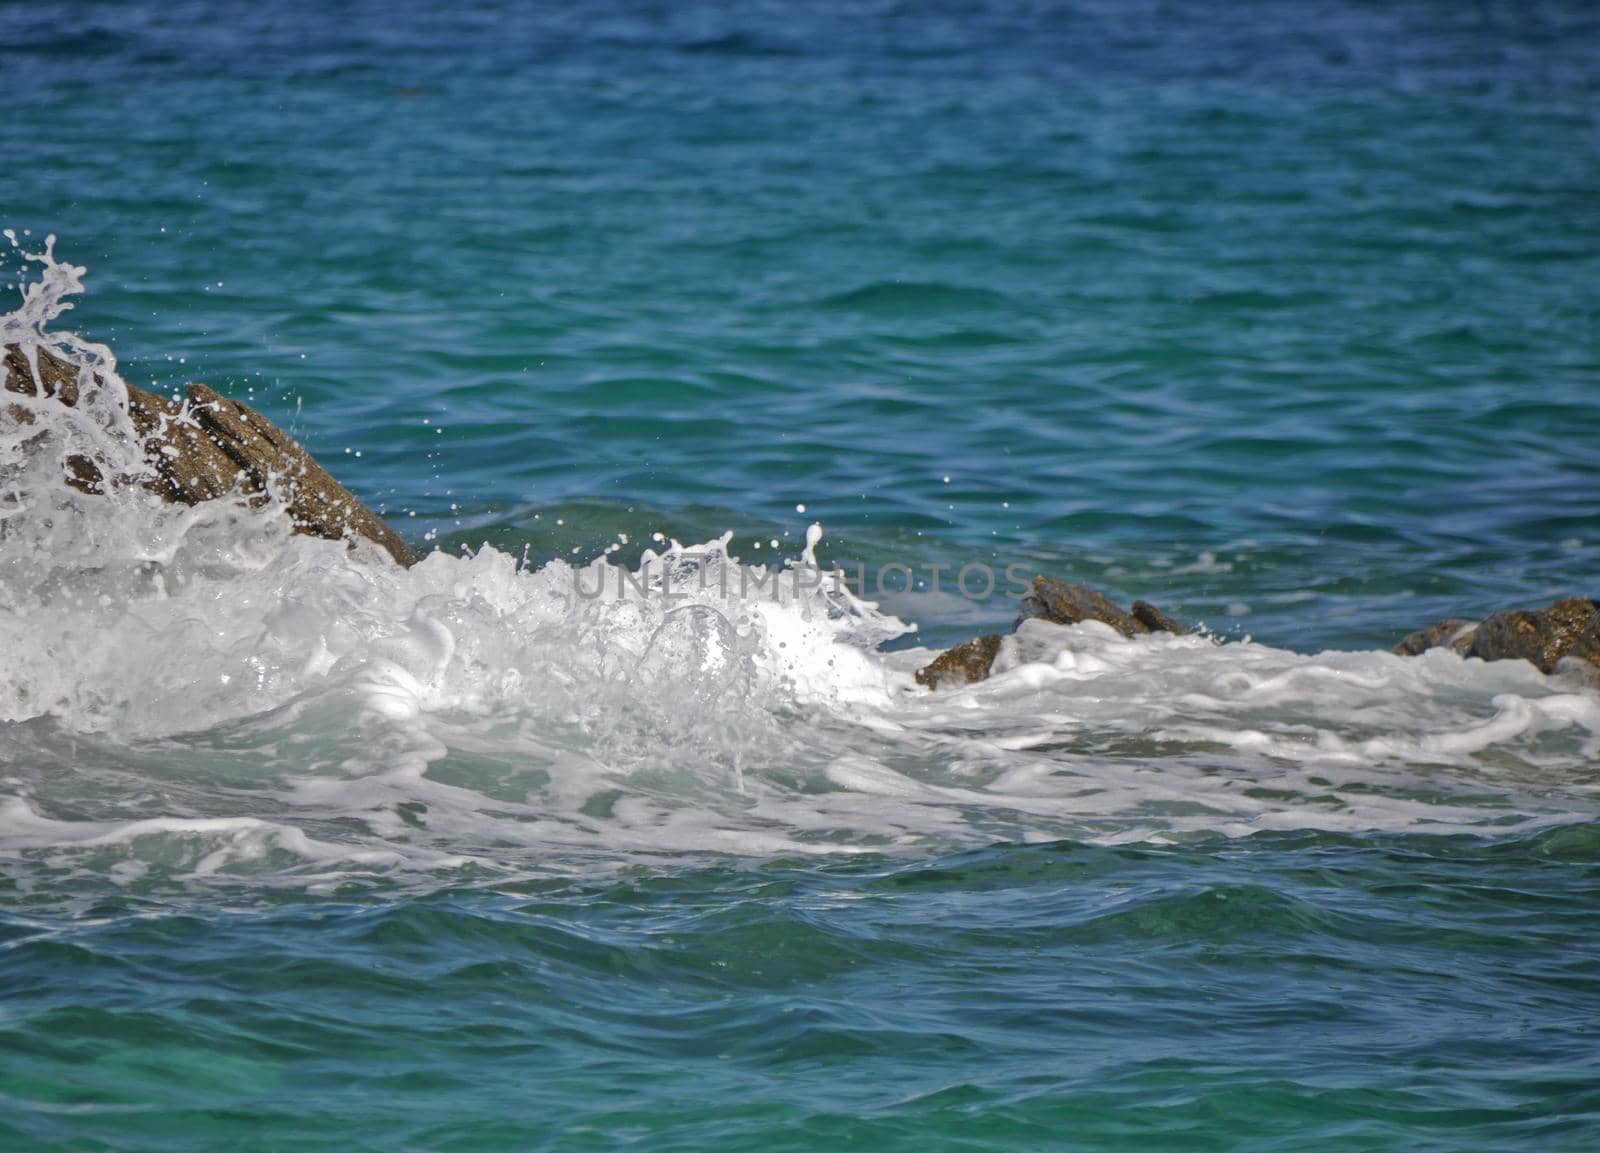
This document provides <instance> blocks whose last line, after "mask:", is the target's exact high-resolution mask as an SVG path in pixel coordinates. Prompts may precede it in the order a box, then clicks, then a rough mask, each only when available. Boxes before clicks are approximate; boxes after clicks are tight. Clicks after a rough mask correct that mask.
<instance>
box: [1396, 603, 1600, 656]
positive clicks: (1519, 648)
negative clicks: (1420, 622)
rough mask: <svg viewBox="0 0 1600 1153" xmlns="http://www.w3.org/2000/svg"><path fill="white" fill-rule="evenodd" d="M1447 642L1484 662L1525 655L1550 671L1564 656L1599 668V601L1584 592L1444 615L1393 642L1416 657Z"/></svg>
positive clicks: (1406, 654) (1404, 651)
mask: <svg viewBox="0 0 1600 1153" xmlns="http://www.w3.org/2000/svg"><path fill="white" fill-rule="evenodd" d="M1445 645H1448V646H1449V647H1450V648H1452V649H1454V650H1455V651H1456V652H1458V653H1460V654H1461V655H1462V656H1464V657H1478V658H1480V659H1482V660H1486V661H1514V660H1525V661H1528V662H1530V663H1532V664H1533V665H1535V666H1536V667H1537V668H1538V669H1539V670H1540V671H1541V672H1546V673H1553V672H1555V671H1556V667H1557V666H1558V665H1560V663H1561V662H1562V661H1563V660H1568V659H1572V660H1581V661H1585V662H1587V663H1589V664H1591V665H1594V666H1596V667H1597V668H1600V605H1597V604H1596V603H1595V602H1594V601H1592V600H1590V599H1589V598H1588V597H1568V598H1567V599H1566V600H1560V601H1557V602H1556V603H1555V604H1553V605H1551V606H1550V607H1549V608H1546V609H1507V610H1504V611H1502V612H1497V613H1490V614H1489V615H1488V616H1486V617H1485V618H1484V619H1483V620H1482V622H1480V623H1478V624H1476V625H1474V624H1473V623H1472V622H1471V621H1459V620H1448V621H1441V622H1440V623H1439V624H1436V625H1430V626H1428V627H1427V628H1425V629H1418V630H1417V631H1416V632H1414V633H1411V634H1410V635H1409V636H1407V637H1406V638H1405V639H1404V640H1403V641H1401V642H1400V643H1399V644H1398V645H1396V646H1395V647H1394V651H1395V652H1397V653H1399V654H1401V655H1402V656H1416V655H1417V654H1418V653H1422V652H1426V651H1427V650H1428V649H1433V648H1440V647H1442V646H1445Z"/></svg>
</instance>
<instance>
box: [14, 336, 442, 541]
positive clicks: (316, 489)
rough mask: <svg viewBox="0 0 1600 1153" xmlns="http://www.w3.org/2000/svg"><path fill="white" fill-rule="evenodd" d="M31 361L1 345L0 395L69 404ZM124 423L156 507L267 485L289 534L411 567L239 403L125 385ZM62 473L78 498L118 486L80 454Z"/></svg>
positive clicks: (44, 364) (361, 510) (197, 388)
mask: <svg viewBox="0 0 1600 1153" xmlns="http://www.w3.org/2000/svg"><path fill="white" fill-rule="evenodd" d="M33 358H34V360H35V361H36V364H37V369H35V367H34V365H31V364H30V363H29V357H28V355H27V354H25V353H24V352H23V350H22V349H21V348H20V347H19V346H17V345H8V346H7V347H6V349H5V357H4V362H3V364H4V371H5V380H4V385H5V388H6V389H7V390H8V391H10V392H13V393H17V394H19V395H28V396H37V395H41V394H42V395H44V396H48V397H53V398H55V399H56V400H58V401H59V402H60V403H61V404H63V405H66V406H67V407H69V408H70V407H74V406H76V405H77V403H78V401H79V382H78V370H77V368H76V367H75V366H73V365H72V364H69V363H68V362H66V361H64V360H62V359H60V358H58V357H55V356H52V355H51V354H50V353H48V352H46V351H44V350H43V349H36V350H34V354H33ZM6 411H7V414H8V415H9V416H10V417H11V418H12V419H14V420H16V421H17V422H18V423H20V424H31V423H33V420H34V415H33V413H31V412H29V411H28V410H27V409H26V408H23V407H22V406H20V405H11V406H9V407H8V408H7V410H6ZM128 416H129V418H130V419H131V420H132V423H133V427H134V430H135V432H136V433H137V434H138V436H139V438H140V440H141V442H142V444H141V447H142V449H143V455H144V458H145V460H146V461H147V462H148V463H149V464H150V466H151V467H152V469H153V470H154V473H155V476H154V478H153V479H150V480H148V481H146V482H145V483H146V487H148V488H150V489H152V490H153V491H154V492H156V493H158V494H159V495H160V496H162V497H163V498H164V499H166V500H169V501H174V502H179V503H182V504H197V503H199V502H200V501H203V500H214V499H216V498H218V497H222V496H226V495H228V494H229V493H232V492H241V493H244V494H247V495H252V496H253V497H254V498H255V499H256V500H257V501H258V502H264V501H265V500H266V493H267V490H268V487H269V485H270V486H272V488H273V489H274V491H275V492H277V493H278V494H279V495H281V497H282V499H283V501H284V505H285V507H286V509H287V511H288V513H289V518H290V520H291V522H292V523H293V526H294V530H295V531H296V532H301V533H305V534H307V535H309V536H319V537H325V538H327V539H330V540H342V539H344V538H346V537H352V536H353V537H362V538H365V539H366V540H370V541H372V542H373V543H375V544H377V545H378V546H379V547H381V548H382V549H383V550H384V551H385V552H387V553H388V554H389V555H390V556H391V557H393V558H394V559H395V561H396V562H397V563H399V564H401V565H407V566H409V565H412V564H415V563H416V562H417V559H418V557H417V554H416V552H415V551H414V550H413V549H412V548H411V546H410V545H408V544H407V543H406V542H405V540H404V539H402V538H401V536H400V534H399V533H397V532H395V531H394V530H393V529H392V528H390V527H389V526H388V525H387V524H385V523H384V522H383V520H382V519H380V518H379V517H378V516H377V515H376V514H375V513H373V512H372V510H371V509H369V508H367V506H366V505H364V504H362V503H361V501H359V500H358V499H356V497H355V496H354V494H352V493H351V492H350V491H349V490H348V489H346V488H345V487H344V486H343V485H341V484H340V483H339V482H338V481H336V480H334V479H333V476H332V475H331V474H330V473H329V472H328V471H327V470H326V469H324V468H323V467H322V466H321V465H320V464H318V463H317V462H316V461H315V460H314V459H313V458H312V456H311V454H310V453H308V452H307V451H306V450H305V449H303V448H301V447H300V445H299V444H297V443H295V441H294V440H293V438H291V437H290V436H289V435H288V434H287V433H286V432H284V431H283V430H282V429H281V428H279V427H278V426H277V425H275V424H273V423H272V422H271V421H270V420H268V419H267V418H266V417H264V416H262V415H261V414H260V413H259V412H257V411H256V410H255V409H253V408H251V407H250V406H249V405H247V404H244V403H242V402H240V401H237V400H230V399H229V398H227V397H225V396H222V395H221V394H220V393H217V392H215V391H214V390H212V389H210V388H207V387H206V386H205V385H203V384H195V385H190V386H189V391H188V395H187V397H186V399H185V400H184V401H182V402H179V401H176V400H173V399H172V398H170V397H165V396H158V395H157V394H155V393H152V392H146V391H145V390H143V389H140V388H135V387H133V386H132V385H129V386H128ZM66 469H67V475H66V478H65V479H66V482H67V483H68V484H69V485H71V486H72V487H73V488H76V489H78V490H79V491H80V492H86V493H91V494H99V493H103V492H105V491H106V487H107V485H108V484H116V483H120V478H111V479H110V480H108V479H107V477H106V476H105V473H104V462H100V461H93V460H90V459H89V458H87V457H84V456H81V455H78V456H72V457H69V458H68V459H67V461H66Z"/></svg>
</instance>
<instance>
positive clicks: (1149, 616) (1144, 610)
mask: <svg viewBox="0 0 1600 1153" xmlns="http://www.w3.org/2000/svg"><path fill="white" fill-rule="evenodd" d="M1131 607H1132V609H1133V615H1134V617H1135V619H1137V620H1138V621H1139V623H1140V624H1142V625H1144V626H1145V627H1146V628H1148V629H1149V630H1150V631H1151V632H1153V633H1171V634H1172V635H1173V636H1175V637H1186V636H1188V635H1189V630H1188V629H1186V628H1184V627H1183V626H1182V625H1180V624H1179V623H1178V622H1177V621H1175V620H1173V619H1172V618H1171V617H1169V616H1168V615H1167V614H1166V613H1164V612H1162V611H1161V610H1160V609H1158V608H1156V606H1155V605H1153V604H1151V603H1150V602H1149V601H1134V602H1133V604H1132V606H1131Z"/></svg>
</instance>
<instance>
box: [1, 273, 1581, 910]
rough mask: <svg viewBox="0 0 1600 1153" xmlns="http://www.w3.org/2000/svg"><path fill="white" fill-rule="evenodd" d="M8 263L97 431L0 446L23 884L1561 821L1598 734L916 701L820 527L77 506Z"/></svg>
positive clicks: (1491, 703)
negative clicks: (430, 540)
mask: <svg viewBox="0 0 1600 1153" xmlns="http://www.w3.org/2000/svg"><path fill="white" fill-rule="evenodd" d="M33 262H34V263H36V264H38V265H40V267H41V269H42V278H41V280H40V281H39V283H38V284H34V285H31V286H29V288H28V290H27V291H26V293H25V295H24V299H23V305H22V307H21V308H20V309H18V310H17V311H16V312H14V313H12V314H10V315H9V316H7V317H6V318H5V319H4V322H3V323H4V325H5V331H6V332H7V333H8V334H13V335H14V336H15V338H16V339H17V340H18V341H19V342H20V343H25V344H29V343H31V344H32V345H33V346H36V347H42V348H48V349H49V350H50V351H51V353H52V355H56V356H59V357H62V358H65V359H67V360H69V362H70V363H72V364H74V365H77V366H78V368H79V385H80V392H81V394H82V395H83V396H85V397H91V398H92V397H96V396H98V397H100V398H103V402H104V403H93V402H92V403H89V404H83V403H80V405H78V406H77V408H75V409H68V408H66V407H64V406H62V405H60V404H58V403H55V402H54V401H53V400H51V399H50V398H46V397H32V398H23V402H24V403H25V405H26V408H27V411H28V412H29V413H30V414H31V417H32V422H31V423H29V424H27V425H25V426H23V425H18V426H14V427H9V429H8V432H7V434H6V435H7V439H6V440H5V451H6V456H5V458H4V459H5V468H6V472H5V478H6V485H7V489H6V505H5V511H6V516H5V519H4V521H3V531H4V534H5V535H4V538H3V543H4V549H5V551H4V559H3V564H0V651H3V652H5V653H6V659H5V662H4V665H3V668H0V760H3V763H4V765H5V766H6V768H5V770H4V776H3V780H0V853H4V854H7V855H9V856H11V857H12V858H13V859H21V860H23V861H27V862H32V864H29V865H27V866H25V867H26V868H29V869H32V868H43V869H68V870H72V871H83V870H87V871H88V872H89V873H92V874H95V875H99V876H102V877H105V878H109V879H110V880H111V881H113V882H115V883H118V884H124V883H126V884H140V885H179V886H190V885H198V884H204V885H212V884H221V883H229V882H230V879H232V880H239V879H245V878H247V879H250V880H251V881H252V882H262V883H272V884H288V885H296V886H307V885H309V886H312V887H317V886H331V887H335V888H337V887H338V886H341V885H349V884H367V883H376V882H377V881H378V880H380V879H386V880H387V881H394V880H398V879H406V878H412V879H418V880H422V881H425V882H426V883H432V882H429V881H426V879H428V878H436V877H437V876H438V875H439V873H440V871H441V870H443V871H444V872H445V873H450V872H453V871H459V870H463V869H466V870H478V871H484V870H487V871H489V872H490V873H493V874H496V875H499V874H507V875H522V874H526V873H528V872H530V871H533V872H539V871H544V870H549V869H564V868H570V867H573V865H574V863H575V862H578V861H607V862H612V863H617V862H623V861H628V860H640V859H654V858H658V857H660V856H662V855H664V854H684V853H690V854H697V853H706V852H711V853H731V854H738V855H756V856H766V855H772V854H817V853H827V854H837V853H851V852H860V851H879V852H884V851H888V852H901V851H910V850H927V849H929V848H935V847H939V846H953V845H962V844H973V843H986V842H990V841H995V840H1017V841H1039V840H1052V839H1059V838H1073V839H1087V840H1098V841H1108V842H1122V841H1137V840H1146V841H1171V840H1182V839H1190V838H1195V837H1209V836H1218V835H1223V836H1240V835H1246V834H1250V833H1254V832H1258V831H1261V830H1264V829H1306V828H1310V829H1318V830H1326V831H1336V832H1364V831H1372V830H1387V831H1430V832H1467V831H1479V830H1485V829H1493V830H1496V831H1505V830H1519V829H1525V828H1536V827H1539V826H1542V825H1545V824H1550V823H1554V822H1562V821H1571V820H1583V819H1588V818H1591V817H1592V816H1593V815H1594V811H1595V806H1594V801H1593V798H1592V796H1591V795H1590V794H1589V793H1588V792H1587V791H1586V790H1585V788H1584V786H1583V785H1582V783H1581V782H1582V779H1583V772H1584V766H1586V765H1588V764H1591V763H1592V761H1593V759H1594V758H1595V756H1596V755H1597V752H1600V737H1597V733H1600V706H1597V703H1596V700H1595V698H1594V697H1593V695H1592V694H1588V693H1585V692H1583V691H1582V690H1581V688H1580V687H1579V686H1577V685H1576V684H1572V683H1569V682H1567V681H1566V680H1564V679H1563V678H1561V677H1545V676H1543V675H1541V674H1539V673H1538V672H1537V671H1536V670H1534V669H1533V668H1532V667H1531V666H1524V665H1521V664H1517V663H1512V664H1505V665H1484V664H1482V663H1480V662H1466V661H1462V660H1461V659H1460V658H1459V657H1456V656H1455V655H1454V654H1451V653H1445V652H1439V653H1429V654H1425V655H1424V656H1423V657H1421V658H1417V659H1414V660H1406V659H1402V658H1399V657H1395V656H1392V655H1390V654H1387V653H1377V652H1368V653H1323V654H1315V655H1300V654H1295V653H1289V652H1285V651H1283V650H1279V649H1274V648H1270V647H1267V646H1263V645H1257V644H1253V643H1232V644H1219V643H1218V642H1216V641H1215V640H1214V639H1211V638H1207V637H1171V636H1151V637H1140V638H1137V639H1135V640H1126V639H1123V638H1121V637H1119V636H1116V635H1115V634H1113V633H1111V632H1110V631H1109V630H1107V629H1104V628H1101V627H1099V626H1096V625H1093V624H1086V625H1080V626H1075V627H1072V628H1062V627H1059V626H1054V625H1049V624H1045V623H1042V622H1030V623H1028V624H1027V625H1025V626H1024V627H1023V629H1022V630H1020V631H1019V633H1018V636H1017V640H1016V642H1015V647H1016V654H1017V658H1016V659H1015V660H1014V661H1013V662H1012V663H1011V665H1010V667H1008V668H1006V669H1005V670H1003V671H1001V672H1000V673H999V674H998V675H997V676H995V677H994V678H993V679H992V680H991V681H989V682H987V683H985V684H983V685H979V686H973V687H971V688H968V689H963V690H959V691H954V692H941V693H938V694H932V695H930V694H927V693H925V692H923V691H922V690H921V689H920V688H918V687H917V686H916V685H915V684H914V682H913V681H912V679H911V676H910V673H911V671H912V670H913V669H915V668H916V667H918V666H919V665H920V664H921V663H925V661H926V659H927V656H928V653H927V652H926V651H925V650H920V649H905V650H902V651H898V652H888V653H886V652H884V651H882V648H881V646H882V645H883V644H884V642H886V641H890V640H894V639H896V638H901V637H904V636H905V634H906V633H907V631H908V626H907V625H906V624H905V623H904V622H902V621H900V620H898V619H897V618H895V617H893V616H891V615H889V614H887V613H885V612H883V611H881V609H880V608H879V607H878V606H876V605H875V604H873V603H872V602H870V601H866V600H863V599H861V598H860V597H858V596H856V595H854V594H853V593H852V592H851V591H850V588H849V587H848V583H847V582H842V581H840V580H838V579H835V578H836V577H837V574H836V573H831V572H825V571H823V569H822V567H821V566H820V565H819V564H818V561H817V557H816V549H817V546H818V544H819V542H820V540H821V539H822V527H821V525H820V524H813V525H811V527H810V528H809V529H808V530H807V533H806V538H805V544H804V546H803V548H802V550H801V551H800V552H799V553H798V554H797V555H795V556H791V557H787V558H785V557H782V556H773V555H770V554H765V550H763V552H764V554H765V555H766V560H765V563H760V564H758V563H754V562H752V561H751V560H750V559H749V558H748V557H739V556H736V555H734V554H733V552H732V551H731V550H732V548H733V545H732V534H731V533H730V534H725V535H723V536H722V537H720V538H717V539H714V540H711V541H707V542H705V543H704V544H700V545H684V544H683V543H680V542H678V541H671V540H667V539H665V538H661V539H660V540H659V541H658V543H657V547H655V548H650V549H646V550H645V551H644V552H643V553H642V555H641V556H640V557H639V558H638V559H637V560H636V561H634V562H632V563H620V562H618V561H617V560H616V559H615V558H614V556H613V555H611V554H607V555H603V556H601V557H599V558H597V559H595V560H594V561H592V562H590V563H589V564H587V565H575V564H569V563H567V562H566V561H563V560H552V561H549V562H548V563H545V564H543V565H539V566H529V565H526V564H523V563H522V562H521V561H520V560H519V559H518V555H517V554H518V553H520V551H521V550H520V549H519V550H511V551H508V550H502V549H498V548H493V547H489V546H487V545H486V546H484V547H481V548H477V549H471V550H466V551H464V552H461V553H458V554H447V553H445V552H442V551H436V552H434V553H432V554H431V555H429V556H427V557H426V558H425V559H424V560H423V561H422V562H421V563H420V564H418V565H416V566H415V567H414V568H412V569H411V570H409V571H408V570H405V569H402V568H399V567H398V566H395V565H392V564H388V563H385V562H382V561H381V560H380V561H377V562H375V561H374V560H373V559H372V558H371V557H370V556H369V557H363V556H360V555H353V554H352V553H351V552H350V551H349V550H348V549H347V548H346V547H345V546H344V544H343V543H341V542H337V541H325V540H318V539H312V538H307V537H294V536H290V535H289V533H288V531H287V528H286V525H285V518H284V517H283V516H282V515H281V514H280V512H279V510H278V509H276V508H275V507H272V506H268V507H263V508H254V507H250V506H249V505H247V504H246V503H245V502H243V501H239V500H222V501H214V502H207V503H205V504H202V505H198V506H194V507H174V506H171V505H166V504H163V503H162V502H161V501H160V500H159V499H157V498H156V497H154V496H153V495H151V494H149V493H148V492H145V491H144V490H143V489H141V488H138V487H118V488H116V489H115V490H114V491H110V492H107V493H103V494H99V495H91V494H85V493H81V492H76V491H74V490H72V489H71V488H69V487H68V486H66V485H65V484H64V483H63V482H62V476H61V471H60V466H59V460H58V459H52V458H51V453H57V454H59V452H61V451H64V450H65V449H66V448H69V447H74V446H81V445H85V444H90V443H91V442H92V446H93V447H94V448H95V449H96V451H99V452H113V451H122V452H124V453H125V454H128V455H125V456H124V457H123V458H120V463H121V465H123V466H125V467H127V468H129V469H132V468H134V467H136V463H137V462H136V461H134V460H133V459H132V456H131V449H129V448H128V447H127V442H126V436H125V434H126V430H125V429H122V428H121V427H120V426H118V425H117V424H116V420H115V418H116V417H117V414H118V411H119V410H118V406H117V404H116V398H117V395H118V389H119V388H121V387H122V385H121V378H120V377H118V376H117V373H116V363H115V359H114V357H113V356H112V355H111V353H110V350H108V349H104V348H103V347H102V346H99V345H94V344H91V343H90V342H88V341H85V340H82V339H80V338H78V337H76V336H74V335H72V334H70V333H66V334H63V333H56V332H55V331H54V330H52V329H50V328H49V327H48V322H49V321H51V320H53V319H55V318H58V317H59V316H60V315H61V314H62V313H63V312H64V311H65V309H66V307H67V297H68V296H69V295H70V293H71V292H74V291H77V290H78V289H79V288H81V284H82V275H83V273H82V270H81V269H77V268H74V267H72V266H67V265H63V264H60V263H59V262H57V261H56V260H55V259H54V255H53V249H52V248H51V247H49V246H47V247H46V249H45V251H44V252H42V253H39V254H36V255H35V257H34V258H33ZM41 437H43V438H45V439H46V440H51V438H54V439H53V440H51V443H52V444H53V445H54V446H55V447H53V448H51V449H50V451H42V450H41V448H40V445H41V440H40V438H41ZM96 437H100V438H103V439H98V440H97V439H94V438H96ZM41 457H42V458H45V460H46V464H45V465H40V464H39V460H40V458H41ZM639 528H640V532H639V535H640V536H648V535H649V526H647V525H644V526H639Z"/></svg>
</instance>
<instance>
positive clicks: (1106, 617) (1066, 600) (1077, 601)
mask: <svg viewBox="0 0 1600 1153" xmlns="http://www.w3.org/2000/svg"><path fill="white" fill-rule="evenodd" d="M1027 620H1046V621H1050V622H1052V623H1053V624H1058V625H1075V624H1078V623H1079V622H1080V621H1100V622H1101V623H1102V624H1108V625H1110V626H1111V627H1112V628H1114V629H1116V630H1117V631H1118V632H1119V633H1121V634H1122V635H1123V636H1125V637H1132V636H1138V635H1140V634H1141V633H1147V632H1150V631H1151V630H1150V626H1149V625H1147V624H1145V622H1144V621H1142V620H1140V619H1139V618H1138V617H1136V616H1134V615H1133V614H1132V613H1129V612H1126V611H1124V610H1123V609H1122V608H1120V607H1119V606H1118V605H1117V604H1116V602H1114V601H1113V600H1111V599H1110V598H1109V597H1107V596H1105V595H1103V594H1101V593H1097V592H1095V591H1094V589H1091V588H1085V587H1084V586H1083V585H1072V584H1067V583H1066V582H1065V581H1058V580H1056V579H1055V578H1054V577H1047V576H1036V577H1034V578H1033V583H1032V584H1031V585H1029V586H1028V591H1027V593H1026V594H1024V595H1023V598H1022V605H1021V607H1020V611H1019V612H1018V613H1017V619H1016V622H1015V623H1014V624H1013V625H1012V626H1011V631H1012V632H1015V631H1016V630H1017V628H1018V626H1020V625H1021V624H1022V622H1023V621H1027Z"/></svg>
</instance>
